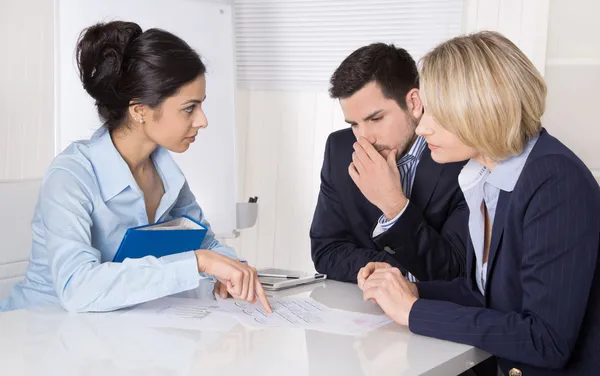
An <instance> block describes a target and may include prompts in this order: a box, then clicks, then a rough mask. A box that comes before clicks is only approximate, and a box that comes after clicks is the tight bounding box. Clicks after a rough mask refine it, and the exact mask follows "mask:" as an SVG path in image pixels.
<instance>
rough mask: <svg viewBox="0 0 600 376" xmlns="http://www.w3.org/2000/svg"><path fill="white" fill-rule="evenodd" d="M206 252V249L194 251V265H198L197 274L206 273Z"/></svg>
mask: <svg viewBox="0 0 600 376" xmlns="http://www.w3.org/2000/svg"><path fill="white" fill-rule="evenodd" d="M206 252H207V250H206V249H197V250H195V251H194V254H195V255H196V264H198V273H206Z"/></svg>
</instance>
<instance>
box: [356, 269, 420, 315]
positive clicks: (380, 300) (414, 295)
mask: <svg viewBox="0 0 600 376" xmlns="http://www.w3.org/2000/svg"><path fill="white" fill-rule="evenodd" d="M367 266H368V265H367ZM365 268H366V267H365ZM361 271H362V270H361ZM367 271H370V274H369V276H368V277H367V278H366V279H365V280H364V282H363V283H362V285H360V283H359V286H360V288H361V290H362V291H363V298H364V300H371V301H373V300H374V301H375V302H376V303H377V304H378V305H379V306H380V307H381V309H383V311H384V312H385V313H386V314H387V315H388V316H389V317H390V318H391V319H392V320H394V321H395V322H397V323H398V324H400V325H404V326H408V318H409V315H410V310H411V309H412V306H413V304H414V303H415V302H416V301H417V299H418V298H419V291H418V289H417V287H416V285H415V284H414V283H412V282H409V281H407V280H406V278H405V277H404V276H403V275H402V272H400V270H399V269H398V268H391V267H390V268H386V267H370V268H369V269H368V270H367Z"/></svg>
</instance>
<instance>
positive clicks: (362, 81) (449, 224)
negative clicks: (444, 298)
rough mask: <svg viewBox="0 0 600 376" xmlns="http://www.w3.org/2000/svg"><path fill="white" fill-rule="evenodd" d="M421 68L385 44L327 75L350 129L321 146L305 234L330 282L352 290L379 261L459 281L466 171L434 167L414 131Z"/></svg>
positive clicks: (420, 275)
mask: <svg viewBox="0 0 600 376" xmlns="http://www.w3.org/2000/svg"><path fill="white" fill-rule="evenodd" d="M418 87H419V78H418V72H417V67H416V64H415V62H414V60H413V59H412V57H411V56H410V55H409V54H408V52H407V51H406V50H404V49H401V48H396V47H395V46H393V45H387V44H383V43H376V44H371V45H368V46H364V47H361V48H359V49H358V50H356V51H354V52H353V53H352V54H351V55H349V56H348V57H347V58H346V59H345V60H344V61H343V62H342V63H341V65H340V66H339V67H338V68H337V70H336V71H335V72H334V74H333V76H332V77H331V88H330V95H331V97H332V98H336V99H339V101H340V105H341V107H342V111H343V112H344V117H345V120H346V122H347V123H348V124H350V126H351V128H349V129H344V130H341V131H338V132H334V133H332V134H331V135H330V136H329V139H328V140H327V146H326V149H325V158H324V162H323V169H322V173H321V190H320V193H319V198H318V202H317V207H316V210H315V214H314V218H313V222H312V226H311V230H310V237H311V245H312V259H313V261H314V264H315V268H316V269H317V271H319V272H321V273H326V274H327V275H328V278H331V279H334V280H339V281H347V282H356V277H357V273H358V271H359V270H360V268H361V267H363V266H365V265H366V264H367V263H369V262H371V261H384V262H387V263H389V264H391V265H393V266H396V267H398V268H400V269H401V270H402V271H404V272H405V273H406V274H407V277H408V278H409V280H411V281H415V280H421V281H425V280H436V279H443V280H450V279H453V278H455V277H458V276H461V275H464V271H465V249H466V245H465V244H466V238H467V231H466V230H467V220H468V212H467V207H466V204H465V201H464V198H463V195H462V193H461V191H460V189H459V186H458V180H457V177H458V174H459V172H460V170H461V168H462V166H463V163H451V164H445V165H441V164H437V163H435V162H433V160H432V159H431V156H430V151H429V149H427V146H426V143H425V141H424V139H423V138H422V137H417V136H416V135H415V128H416V126H417V125H418V123H419V120H420V118H421V116H422V114H423V105H422V103H421V100H420V98H419V89H418Z"/></svg>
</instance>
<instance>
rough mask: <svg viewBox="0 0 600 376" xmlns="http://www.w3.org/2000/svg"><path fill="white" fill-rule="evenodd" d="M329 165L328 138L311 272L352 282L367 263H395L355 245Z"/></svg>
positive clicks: (383, 254) (313, 230)
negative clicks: (314, 271) (313, 270)
mask: <svg viewBox="0 0 600 376" xmlns="http://www.w3.org/2000/svg"><path fill="white" fill-rule="evenodd" d="M330 164H331V137H329V139H328V140H327V144H326V146H325V157H324V160H323V169H322V170H321V190H320V192H319V198H318V200H317V206H316V209H315V214H314V217H313V222H312V226H311V228H310V238H311V251H312V259H313V262H314V264H315V269H316V270H317V271H318V272H319V273H325V274H327V276H328V278H331V279H334V280H337V281H343V282H355V283H356V277H357V274H358V271H359V270H360V268H362V267H363V266H365V265H366V264H368V263H369V262H371V261H381V262H388V263H391V264H393V265H396V264H397V263H396V261H395V260H394V259H392V258H391V257H390V255H388V254H387V253H386V252H382V251H379V250H376V249H368V248H359V247H357V246H356V244H355V239H354V237H353V235H352V233H351V232H350V229H349V222H348V219H347V217H346V214H345V212H344V208H343V204H342V202H341V201H340V199H339V197H338V194H337V192H336V188H335V186H334V184H333V182H332V179H331V175H332V173H331V172H332V171H331V166H330Z"/></svg>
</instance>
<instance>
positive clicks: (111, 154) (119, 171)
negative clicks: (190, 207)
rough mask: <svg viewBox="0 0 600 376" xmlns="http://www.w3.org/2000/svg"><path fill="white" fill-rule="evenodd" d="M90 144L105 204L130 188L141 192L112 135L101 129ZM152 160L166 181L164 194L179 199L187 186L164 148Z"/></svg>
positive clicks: (154, 153) (158, 150)
mask: <svg viewBox="0 0 600 376" xmlns="http://www.w3.org/2000/svg"><path fill="white" fill-rule="evenodd" d="M91 141H92V142H91V143H90V159H91V162H92V166H93V168H94V171H95V173H96V176H97V179H98V186H99V187H100V192H101V194H102V198H103V200H104V201H105V202H106V201H109V200H110V199H112V198H114V197H115V196H116V195H117V194H119V193H121V192H122V191H123V190H124V189H125V188H127V187H131V188H133V189H135V190H138V192H139V187H138V185H137V183H136V182H135V179H134V178H133V174H132V173H131V170H130V169H129V166H127V163H126V162H125V160H124V159H123V157H122V156H121V154H120V153H119V151H118V150H117V148H115V145H114V144H113V142H112V138H111V136H110V132H108V131H106V130H104V129H101V130H99V131H97V132H96V133H95V134H94V135H93V136H92V140H91ZM152 159H153V161H154V165H155V166H156V169H157V171H158V173H159V175H160V177H161V179H162V181H163V185H164V188H165V194H167V195H168V196H173V195H174V194H177V195H178V194H179V191H180V190H181V188H182V187H183V184H184V183H185V177H184V176H183V173H182V172H181V170H180V169H179V167H178V166H177V164H176V163H175V161H174V160H173V157H171V155H170V153H169V152H168V151H167V150H165V149H164V148H162V147H157V148H156V150H155V151H154V152H153V153H152ZM139 193H140V194H141V192H139Z"/></svg>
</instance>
